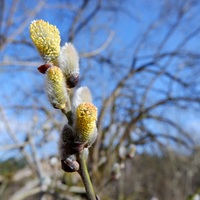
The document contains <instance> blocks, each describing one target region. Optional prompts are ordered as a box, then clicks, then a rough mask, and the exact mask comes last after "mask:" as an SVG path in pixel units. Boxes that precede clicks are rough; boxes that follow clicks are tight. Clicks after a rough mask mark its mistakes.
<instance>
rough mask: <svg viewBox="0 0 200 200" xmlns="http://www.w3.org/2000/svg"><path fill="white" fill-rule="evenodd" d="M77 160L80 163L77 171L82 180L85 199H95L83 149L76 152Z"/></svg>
mask: <svg viewBox="0 0 200 200" xmlns="http://www.w3.org/2000/svg"><path fill="white" fill-rule="evenodd" d="M77 161H78V162H79V165H80V168H79V171H78V172H79V174H80V176H81V178H82V180H83V183H84V186H85V190H86V193H87V199H88V200H96V196H95V193H94V188H93V186H92V183H91V180H90V176H89V173H88V169H87V165H86V159H85V157H84V154H83V151H81V152H79V153H78V154H77Z"/></svg>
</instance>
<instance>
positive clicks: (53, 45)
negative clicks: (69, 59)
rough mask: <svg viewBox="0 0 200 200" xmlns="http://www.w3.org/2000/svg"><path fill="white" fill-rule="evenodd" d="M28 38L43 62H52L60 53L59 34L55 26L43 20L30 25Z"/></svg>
mask: <svg viewBox="0 0 200 200" xmlns="http://www.w3.org/2000/svg"><path fill="white" fill-rule="evenodd" d="M30 37H31V39H32V41H33V43H34V44H35V46H36V47H37V49H38V51H39V53H40V54H41V56H42V57H43V59H44V60H45V62H53V63H54V64H55V62H54V61H55V59H56V58H57V57H58V55H59V53H60V32H59V30H58V29H57V27H56V26H53V25H51V24H49V23H48V22H45V21H43V20H35V21H33V22H32V23H31V24H30Z"/></svg>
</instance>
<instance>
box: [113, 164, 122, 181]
mask: <svg viewBox="0 0 200 200" xmlns="http://www.w3.org/2000/svg"><path fill="white" fill-rule="evenodd" d="M111 175H112V179H114V180H118V179H119V178H120V177H121V166H120V164H119V163H114V164H113V166H112V171H111Z"/></svg>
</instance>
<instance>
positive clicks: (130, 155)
mask: <svg viewBox="0 0 200 200" xmlns="http://www.w3.org/2000/svg"><path fill="white" fill-rule="evenodd" d="M135 152H136V146H135V145H134V144H130V145H129V147H128V150H127V156H128V158H133V157H134V156H135Z"/></svg>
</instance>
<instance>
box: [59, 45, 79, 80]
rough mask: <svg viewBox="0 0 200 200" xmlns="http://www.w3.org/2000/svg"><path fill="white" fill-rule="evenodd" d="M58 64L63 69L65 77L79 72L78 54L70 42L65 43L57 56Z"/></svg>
mask: <svg viewBox="0 0 200 200" xmlns="http://www.w3.org/2000/svg"><path fill="white" fill-rule="evenodd" d="M58 66H59V67H60V68H61V70H62V71H63V73H64V75H65V77H66V78H67V77H69V76H70V75H72V74H74V73H79V56H78V53H77V51H76V49H75V47H74V46H73V44H71V43H65V45H64V46H63V47H62V48H61V50H60V54H59V56H58Z"/></svg>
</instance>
